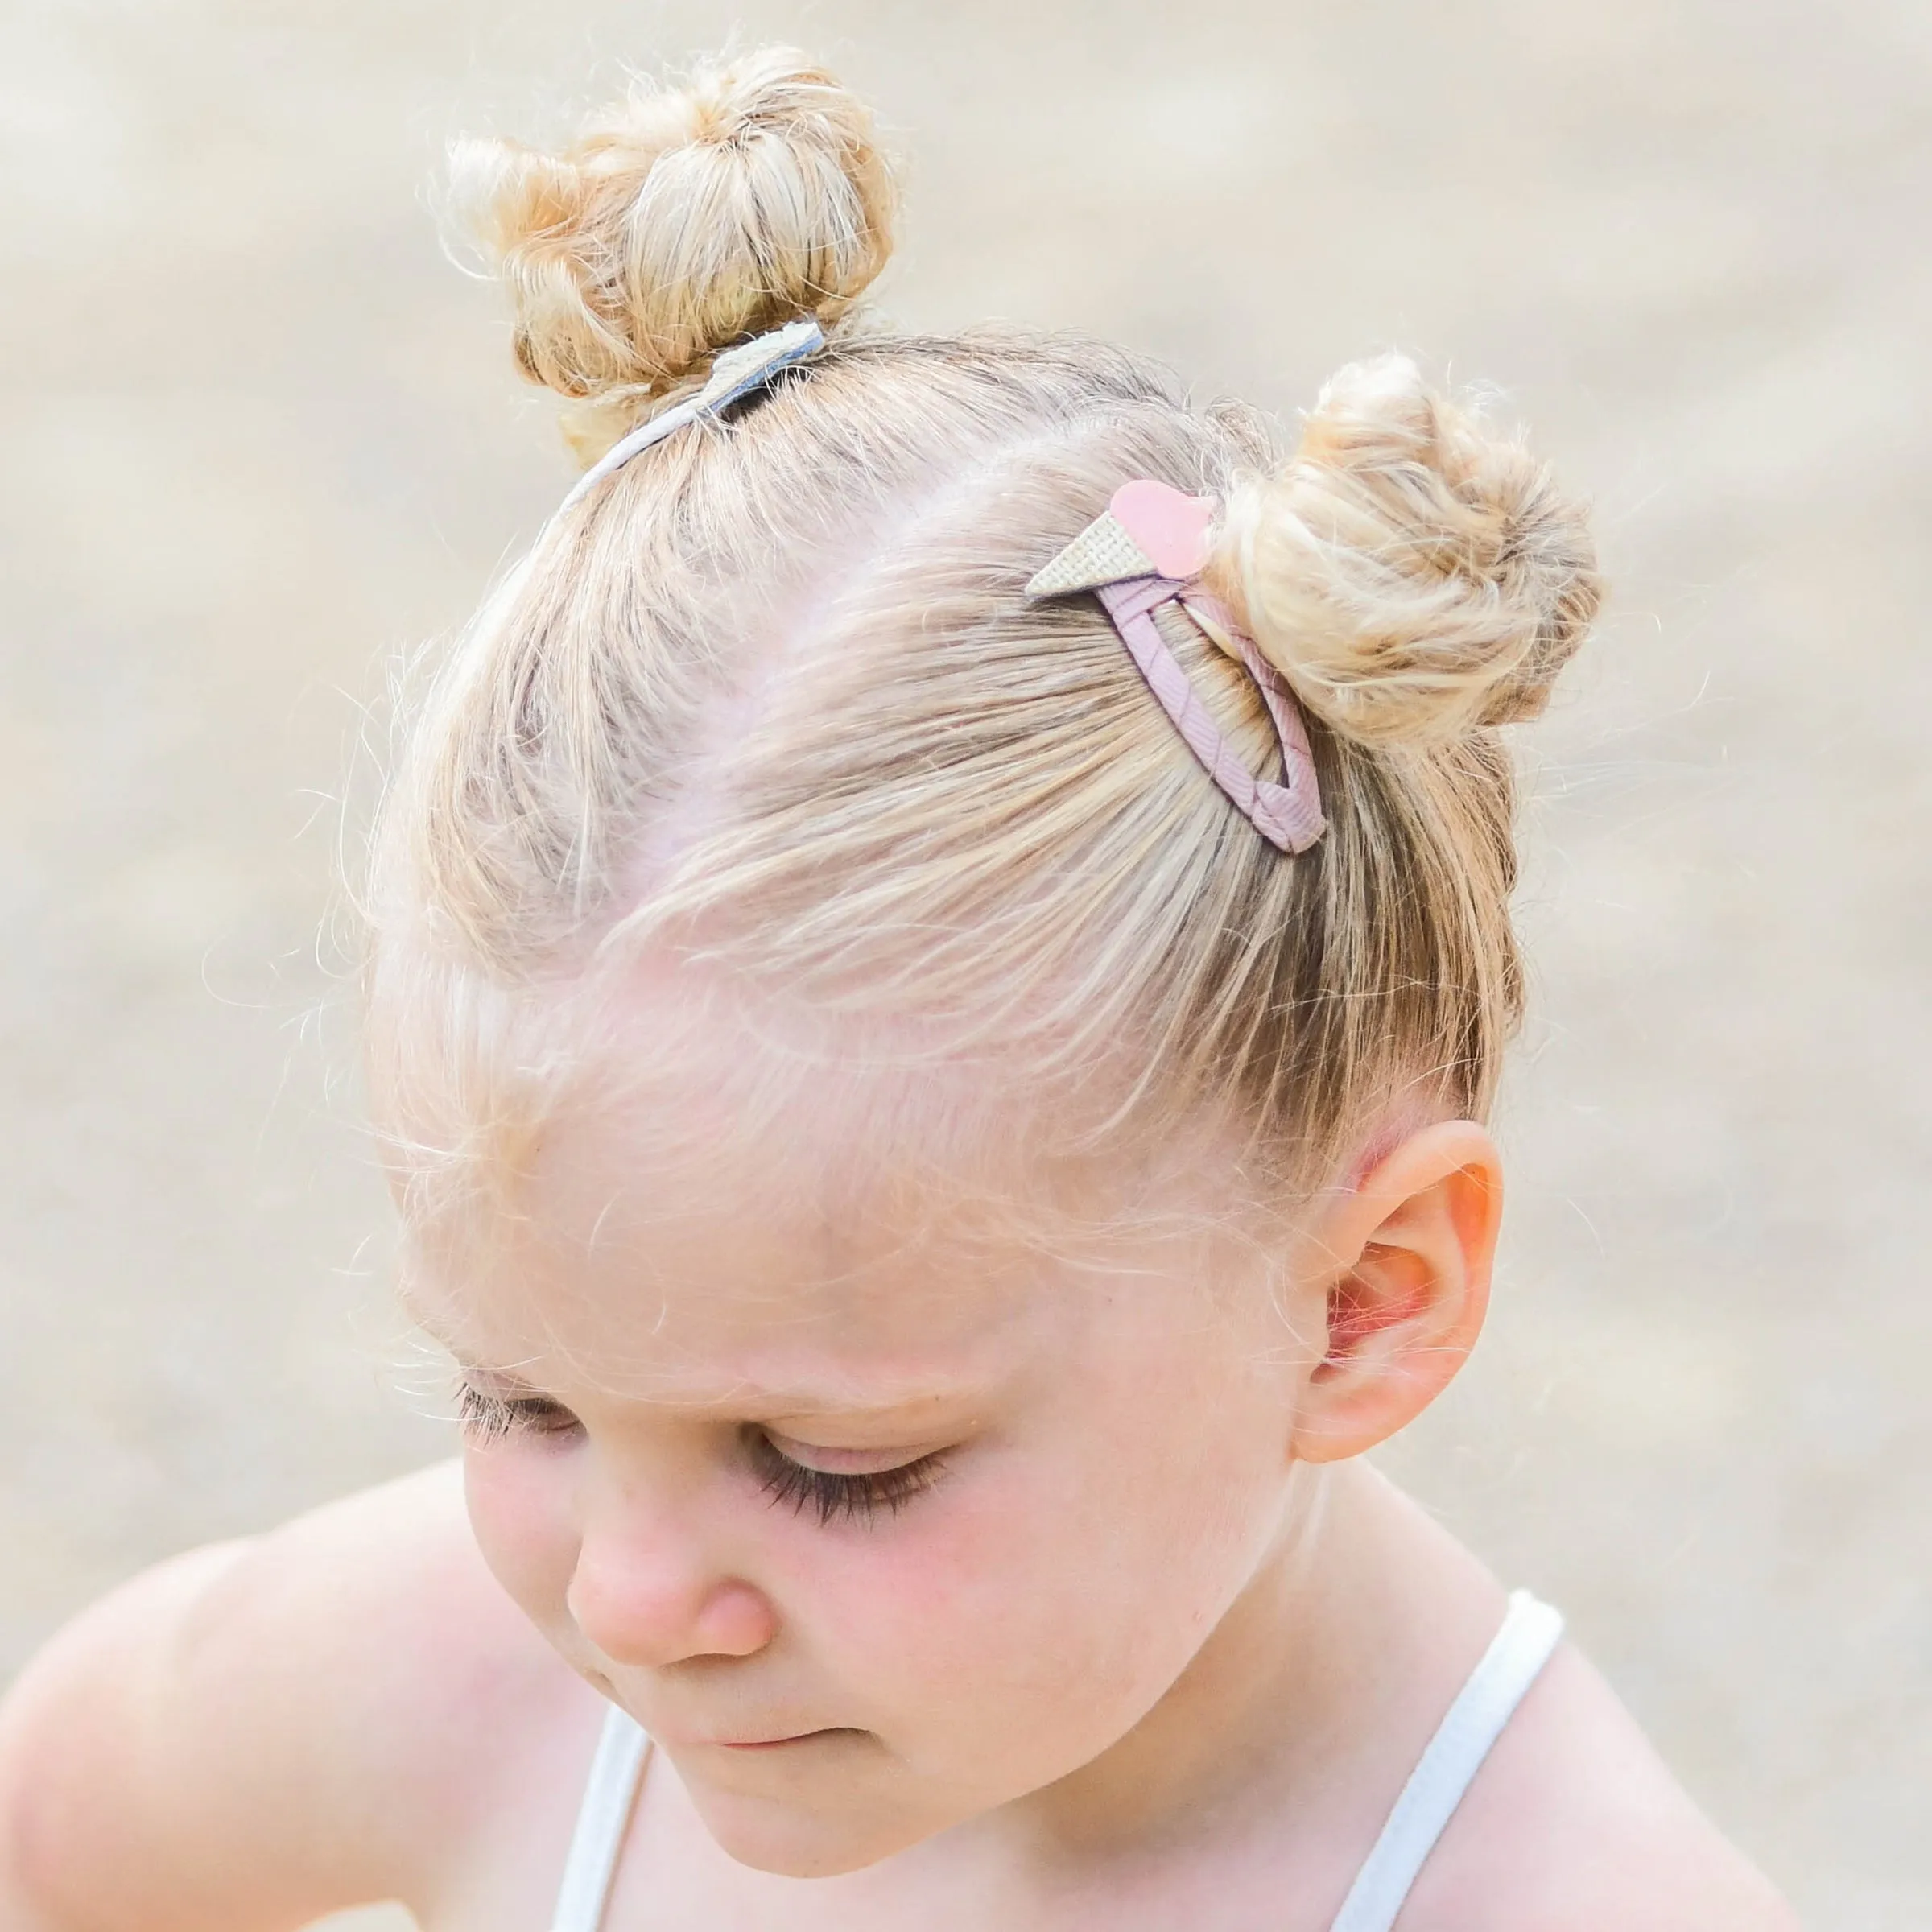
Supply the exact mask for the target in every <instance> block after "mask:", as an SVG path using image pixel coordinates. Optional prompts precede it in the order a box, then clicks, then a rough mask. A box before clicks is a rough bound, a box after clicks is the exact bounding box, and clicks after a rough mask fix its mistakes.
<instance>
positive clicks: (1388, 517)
mask: <svg viewBox="0 0 1932 1932" xmlns="http://www.w3.org/2000/svg"><path fill="white" fill-rule="evenodd" d="M1216 576H1217V577H1219V578H1220V580H1222V587H1223V588H1224V589H1226V590H1228V591H1231V592H1233V593H1234V595H1235V596H1236V598H1237V600H1238V601H1239V603H1240V605H1241V606H1242V607H1243V608H1244V609H1245V613H1246V616H1247V621H1248V627H1249V634H1251V635H1252V636H1253V638H1254V640H1255V642H1256V643H1257V646H1259V647H1260V648H1261V650H1262V652H1263V653H1264V654H1265V655H1266V657H1267V658H1269V660H1270V662H1272V663H1274V665H1275V666H1276V667H1277V668H1278V669H1279V670H1280V671H1281V672H1282V675H1283V676H1285V677H1286V679H1288V680H1289V682H1290V683H1291V684H1292V685H1293V686H1294V690H1295V692H1296V694H1297V696H1299V697H1300V698H1301V699H1302V701H1303V702H1304V703H1305V704H1307V707H1308V708H1309V709H1310V710H1311V711H1312V712H1315V715H1316V716H1319V717H1320V718H1321V719H1322V720H1323V721H1324V722H1326V723H1327V725H1330V726H1331V727H1332V728H1333V729H1335V731H1337V732H1340V733H1342V734H1344V736H1346V737H1351V738H1353V739H1356V740H1357V741H1360V742H1362V743H1364V744H1369V745H1397V744H1400V743H1402V742H1405V741H1407V742H1412V743H1416V744H1430V743H1440V742H1442V741H1445V740H1447V739H1449V738H1452V737H1456V736H1457V735H1459V734H1460V733H1463V732H1466V731H1468V730H1469V729H1472V728H1473V727H1476V726H1482V725H1508V724H1514V723H1516V722H1517V721H1518V720H1521V719H1525V718H1531V717H1534V716H1536V715H1537V713H1538V712H1540V711H1542V708H1543V707H1544V706H1545V705H1546V704H1547V703H1548V701H1549V697H1550V690H1551V687H1552V686H1553V685H1554V681H1555V679H1556V675H1557V673H1558V671H1560V670H1561V669H1562V668H1563V665H1564V663H1566V662H1567V660H1568V659H1569V658H1570V656H1571V654H1572V653H1573V652H1574V651H1575V649H1576V647H1577V646H1578V645H1579V644H1580V643H1581V642H1583V637H1584V634H1586V632H1587V630H1588V629H1589V627H1590V624H1591V620H1592V619H1593V618H1594V617H1595V616H1596V611H1597V608H1598V605H1600V603H1601V601H1602V598H1603V584H1602V580H1601V579H1600V577H1599V576H1598V575H1597V571H1596V549H1595V546H1594V545H1593V543H1591V538H1590V533H1589V530H1588V526H1587V522H1586V520H1585V518H1584V515H1583V511H1582V510H1581V509H1580V508H1579V506H1577V505H1576V504H1575V503H1574V502H1571V500H1570V499H1568V498H1567V497H1565V496H1563V494H1562V493H1559V492H1558V489H1556V487H1555V485H1554V484H1553V483H1552V481H1550V476H1549V473H1548V472H1547V471H1546V469H1544V467H1543V466H1542V464H1540V463H1539V462H1538V461H1537V460H1536V459H1535V458H1534V456H1531V454H1530V452H1529V451H1528V450H1527V449H1526V448H1524V447H1523V445H1522V444H1521V443H1519V442H1516V441H1513V440H1507V439H1503V438H1498V437H1495V436H1491V435H1489V434H1488V433H1487V432H1486V431H1485V430H1484V427H1483V426H1482V425H1481V423H1480V420H1479V419H1478V417H1477V415H1476V412H1475V411H1474V409H1473V408H1472V407H1457V406H1456V405H1455V404H1454V403H1449V402H1447V401H1446V400H1444V399H1443V398H1441V397H1439V396H1438V395H1436V394H1434V393H1432V392H1431V390H1430V389H1429V387H1428V386H1427V385H1426V383H1425V382H1423V380H1422V376H1421V374H1420V373H1419V372H1418V369H1416V366H1415V365H1414V363H1413V362H1411V361H1409V359H1408V358H1407V357H1403V356H1385V357H1380V358H1378V359H1377V360H1376V361H1372V362H1364V363H1358V364H1356V365H1353V366H1352V367H1350V368H1348V369H1344V370H1343V371H1342V372H1341V373H1340V374H1339V375H1337V376H1336V377H1335V378H1334V380H1333V381H1332V382H1330V383H1329V384H1328V386H1327V388H1326V389H1324V390H1323V392H1322V394H1321V396H1320V398H1319V400H1318V401H1317V403H1316V404H1315V409H1314V411H1312V413H1311V415H1309V417H1308V419H1307V423H1306V425H1305V427H1304V428H1303V431H1302V440H1301V445H1300V447H1299V448H1298V449H1297V451H1296V452H1295V453H1294V456H1293V458H1292V459H1291V460H1290V461H1289V462H1288V463H1286V464H1285V465H1284V466H1283V467H1282V469H1279V470H1278V471H1276V472H1275V473H1274V474H1272V475H1268V476H1263V477H1251V478H1249V479H1248V480H1246V481H1244V482H1243V483H1241V484H1240V485H1237V486H1236V489H1235V490H1234V491H1233V492H1232V494H1231V496H1230V497H1229V500H1228V509H1227V514H1226V516H1225V518H1224V527H1223V530H1222V533H1221V537H1220V551H1219V555H1218V559H1217V564H1216Z"/></svg>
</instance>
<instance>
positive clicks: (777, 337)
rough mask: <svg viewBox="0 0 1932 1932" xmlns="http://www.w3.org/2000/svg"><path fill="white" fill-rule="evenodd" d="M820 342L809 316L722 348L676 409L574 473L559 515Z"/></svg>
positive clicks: (822, 336)
mask: <svg viewBox="0 0 1932 1932" xmlns="http://www.w3.org/2000/svg"><path fill="white" fill-rule="evenodd" d="M824 346H825V332H824V329H822V328H819V325H818V324H817V322H816V321H815V320H813V318H812V317H811V316H803V317H802V318H801V319H800V320H798V321H796V322H787V323H786V324H785V326H784V327H783V328H774V329H770V330H768V331H767V332H766V333H765V334H764V335H762V336H753V337H752V339H751V340H750V341H749V342H741V343H739V344H737V345H736V346H735V347H734V348H731V349H726V350H725V351H724V352H723V353H722V354H720V356H719V357H717V359H716V361H714V362H713V363H712V365H711V380H710V381H709V382H707V383H706V384H705V385H704V387H703V388H702V389H701V390H699V391H698V393H697V394H696V395H695V396H687V397H686V398H684V400H683V402H682V403H679V404H678V405H677V407H675V409H667V410H666V411H664V413H663V415H660V416H653V417H652V418H651V419H650V421H649V422H648V423H642V424H640V425H639V426H638V427H637V428H635V429H634V430H633V431H631V432H630V435H629V436H624V437H621V438H620V439H619V440H617V442H615V443H613V444H611V446H610V448H609V449H607V450H606V451H605V452H604V454H603V455H602V456H600V457H599V458H598V459H597V461H596V462H595V463H593V464H591V466H590V468H589V469H587V470H585V471H584V473H583V475H582V476H580V477H578V479H577V481H576V485H575V487H574V488H573V489H572V491H571V493H570V494H569V495H568V496H567V497H565V498H564V501H563V502H562V503H561V504H560V505H559V506H558V511H559V514H562V513H563V511H564V510H568V509H569V508H570V506H571V505H572V504H573V503H575V502H576V501H577V500H578V498H579V497H582V496H584V494H585V493H587V492H588V491H589V490H590V489H593V488H594V487H595V486H596V485H597V484H599V483H601V482H602V481H604V479H605V477H607V476H609V474H610V473H611V472H612V471H613V469H622V468H623V467H624V465H625V464H626V463H628V462H629V461H630V460H631V458H632V457H633V456H636V455H637V453H638V452H639V451H640V450H645V449H649V448H650V446H651V444H654V443H662V442H663V440H664V439H665V438H666V437H667V436H675V435H676V433H677V432H678V431H679V430H680V429H682V428H683V427H684V426H685V425H686V424H687V423H696V421H697V420H698V419H699V418H700V417H701V416H715V415H717V413H718V412H719V411H720V410H723V409H729V407H731V405H732V404H733V403H736V402H737V401H739V400H740V399H741V398H743V397H745V396H748V395H749V394H751V392H752V391H753V390H754V389H761V388H762V387H763V386H765V384H766V383H767V382H770V380H771V378H773V377H774V376H775V375H776V374H778V371H779V370H780V369H789V368H790V367H791V365H792V364H793V363H795V362H803V361H804V360H805V358H806V357H807V356H810V355H813V354H815V353H817V352H818V351H819V349H823V348H824Z"/></svg>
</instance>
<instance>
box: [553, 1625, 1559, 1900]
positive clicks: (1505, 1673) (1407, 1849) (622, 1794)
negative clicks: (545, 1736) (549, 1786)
mask: <svg viewBox="0 0 1932 1932" xmlns="http://www.w3.org/2000/svg"><path fill="white" fill-rule="evenodd" d="M1562 1636H1563V1618H1562V1617H1561V1616H1558V1614H1557V1612H1555V1611H1554V1610H1552V1609H1551V1608H1550V1606H1549V1605H1548V1604H1543V1603H1538V1601H1537V1600H1536V1599H1535V1598H1534V1596H1531V1595H1530V1593H1529V1591H1526V1590H1518V1591H1517V1592H1516V1593H1515V1594H1514V1595H1513V1596H1512V1597H1511V1598H1510V1599H1509V1613H1508V1614H1507V1615H1506V1616H1505V1617H1504V1619H1503V1626H1502V1628H1501V1629H1500V1630H1499V1631H1497V1632H1496V1638H1495V1641H1493V1642H1492V1644H1491V1645H1490V1646H1489V1648H1488V1649H1487V1650H1486V1651H1484V1653H1483V1657H1482V1661H1481V1662H1480V1663H1479V1664H1478V1665H1477V1666H1476V1668H1475V1670H1472V1671H1471V1672H1470V1674H1469V1681H1468V1682H1467V1683H1466V1684H1464V1685H1463V1687H1462V1690H1461V1691H1460V1692H1459V1694H1458V1695H1457V1697H1456V1699H1455V1703H1452V1704H1451V1706H1450V1707H1449V1711H1448V1715H1447V1716H1446V1717H1444V1718H1443V1721H1442V1723H1441V1724H1440V1725H1439V1726H1438V1728H1437V1729H1436V1733H1435V1736H1434V1737H1432V1738H1431V1739H1430V1740H1429V1744H1428V1748H1426V1750H1425V1751H1424V1752H1422V1757H1421V1759H1420V1761H1418V1763H1417V1765H1416V1767H1415V1769H1414V1771H1413V1772H1411V1773H1410V1777H1409V1781H1408V1783H1407V1784H1406V1785H1403V1787H1402V1795H1401V1796H1400V1797H1399V1798H1397V1799H1396V1801H1395V1808H1394V1809H1393V1810H1392V1811H1390V1813H1389V1819H1388V1823H1385V1825H1384V1826H1383V1827H1382V1830H1381V1836H1380V1837H1378V1838H1377V1839H1376V1841H1375V1843H1374V1844H1373V1847H1370V1850H1369V1856H1368V1858H1367V1860H1365V1861H1364V1864H1363V1866H1362V1868H1361V1870H1360V1872H1357V1873H1356V1878H1355V1883H1354V1884H1353V1885H1351V1886H1350V1887H1349V1888H1348V1897H1347V1898H1345V1899H1344V1901H1342V1909H1341V1910H1340V1912H1339V1913H1336V1914H1335V1919H1334V1922H1333V1923H1332V1924H1331V1926H1330V1928H1329V1932H1391V1928H1393V1926H1394V1924H1395V1921H1396V1915H1397V1913H1399V1912H1400V1911H1401V1910H1402V1905H1403V1903H1404V1901H1406V1899H1407V1898H1408V1897H1409V1893H1410V1888H1411V1887H1413V1886H1414V1884H1415V1880H1416V1875H1417V1873H1418V1872H1420V1871H1421V1870H1422V1865H1423V1862H1424V1861H1425V1860H1426V1859H1427V1857H1428V1856H1429V1854H1430V1852H1433V1851H1434V1850H1435V1841H1436V1840H1437V1839H1439V1838H1440V1837H1441V1836H1442V1835H1443V1827H1445V1826H1446V1825H1447V1823H1449V1820H1450V1819H1451V1817H1453V1816H1454V1815H1455V1808H1456V1806H1458V1805H1459V1804H1460V1803H1461V1802H1463V1793H1465V1792H1466V1791H1467V1790H1468V1789H1469V1786H1470V1785H1471V1783H1472V1781H1473V1780H1474V1778H1475V1777H1476V1773H1477V1772H1478V1771H1480V1769H1482V1765H1483V1761H1484V1759H1485V1758H1486V1757H1488V1755H1489V1748H1490V1746H1491V1745H1492V1744H1494V1743H1495V1742H1496V1739H1497V1738H1498V1737H1500V1736H1501V1735H1502V1732H1503V1727H1504V1726H1505V1724H1508V1723H1509V1719H1510V1718H1511V1716H1512V1715H1513V1714H1514V1712H1515V1710H1516V1707H1517V1705H1518V1704H1520V1703H1521V1702H1522V1701H1523V1697H1524V1695H1525V1692H1527V1691H1528V1690H1529V1688H1530V1686H1531V1685H1532V1684H1533V1683H1534V1682H1536V1680H1537V1677H1538V1674H1539V1673H1540V1672H1541V1671H1542V1667H1543V1666H1544V1665H1545V1664H1546V1663H1547V1662H1549V1661H1550V1653H1551V1652H1552V1651H1553V1650H1554V1649H1555V1648H1556V1646H1557V1643H1558V1640H1559V1639H1560V1638H1561V1637H1562ZM649 1757H650V1739H649V1738H648V1737H646V1736H645V1734H644V1732H643V1731H642V1729H641V1728H639V1726H638V1724H637V1722H636V1720H635V1719H633V1718H630V1717H627V1716H626V1715H625V1714H624V1712H622V1711H618V1710H615V1709H613V1710H612V1711H609V1713H608V1714H607V1715H606V1716H605V1719H604V1732H603V1736H601V1738H599V1740H597V1756H596V1757H594V1758H592V1761H591V1765H590V1780H589V1782H588V1784H587V1785H585V1787H584V1803H583V1806H582V1808H581V1809H580V1810H579V1812H578V1814H577V1827H576V1831H575V1833H574V1834H573V1835H572V1838H571V1841H570V1856H569V1857H568V1859H567V1860H565V1862H564V1889H563V1890H562V1892H561V1893H559V1895H558V1898H557V1913H556V1918H555V1920H554V1921H553V1922H552V1932H603V1926H604V1910H605V1905H606V1904H607V1902H608V1901H609V1897H610V1884H611V1880H612V1879H613V1878H614V1877H615V1876H617V1859H618V1856H619V1855H620V1854H621V1852H622V1851H623V1849H624V1835H625V1831H626V1830H627V1829H628V1828H629V1827H630V1814H631V1811H632V1809H633V1808H634V1806H635V1805H636V1803H637V1797H638V1789H639V1787H640V1786H641V1785H642V1783H643V1781H644V1766H645V1763H646V1760H647V1759H648V1758H649Z"/></svg>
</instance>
